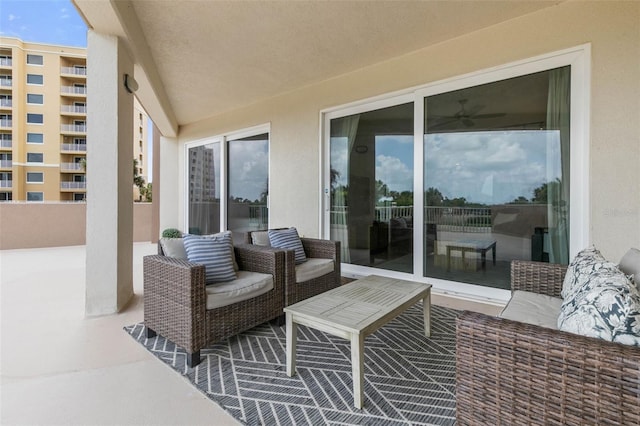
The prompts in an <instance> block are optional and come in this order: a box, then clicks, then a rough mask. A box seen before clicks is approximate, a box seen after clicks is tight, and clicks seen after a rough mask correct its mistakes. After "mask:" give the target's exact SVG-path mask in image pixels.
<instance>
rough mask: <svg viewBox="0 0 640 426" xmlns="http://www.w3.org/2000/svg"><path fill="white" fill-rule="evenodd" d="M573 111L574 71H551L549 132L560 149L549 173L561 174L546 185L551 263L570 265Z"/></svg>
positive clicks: (548, 100)
mask: <svg viewBox="0 0 640 426" xmlns="http://www.w3.org/2000/svg"><path fill="white" fill-rule="evenodd" d="M570 107H571V68H570V67H564V68H558V69H555V70H551V71H549V94H548V98H547V130H556V132H549V133H550V134H551V135H553V136H552V138H553V140H554V142H555V145H558V144H559V147H557V148H558V149H550V150H548V152H555V153H557V154H556V155H553V157H555V158H556V160H555V161H558V154H559V165H558V166H556V167H553V165H551V164H549V161H548V164H547V165H548V169H549V170H552V169H553V170H558V171H559V174H560V177H556V178H554V179H549V180H548V182H547V213H548V223H549V262H551V263H560V264H568V263H569V207H570V206H569V186H570V181H569V159H570V152H569V147H570V144H569V140H570V135H569V124H570Z"/></svg>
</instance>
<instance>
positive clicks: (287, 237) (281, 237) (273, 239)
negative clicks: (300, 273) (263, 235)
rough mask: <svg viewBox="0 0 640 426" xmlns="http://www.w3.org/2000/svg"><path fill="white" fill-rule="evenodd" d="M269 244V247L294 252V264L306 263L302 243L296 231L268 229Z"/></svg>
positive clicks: (293, 229) (292, 229) (294, 229)
mask: <svg viewBox="0 0 640 426" xmlns="http://www.w3.org/2000/svg"><path fill="white" fill-rule="evenodd" d="M269 243H270V244H271V247H277V248H282V249H286V250H295V252H296V264H300V263H304V262H306V261H307V255H306V254H305V253H304V247H303V246H302V241H300V237H299V236H298V230H297V229H296V228H289V229H270V230H269Z"/></svg>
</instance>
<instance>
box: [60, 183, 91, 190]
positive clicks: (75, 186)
mask: <svg viewBox="0 0 640 426" xmlns="http://www.w3.org/2000/svg"><path fill="white" fill-rule="evenodd" d="M60 188H61V189H87V182H60Z"/></svg>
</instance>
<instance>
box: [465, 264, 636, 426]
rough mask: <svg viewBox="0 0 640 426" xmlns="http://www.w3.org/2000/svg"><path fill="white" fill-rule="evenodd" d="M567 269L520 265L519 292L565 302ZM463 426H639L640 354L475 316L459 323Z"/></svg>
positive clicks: (515, 281)
mask: <svg viewBox="0 0 640 426" xmlns="http://www.w3.org/2000/svg"><path fill="white" fill-rule="evenodd" d="M565 271H566V266H560V265H551V264H548V263H538V262H528V261H514V262H513V263H512V265H511V285H512V290H525V291H531V292H537V293H543V294H547V295H550V296H555V297H560V289H561V287H562V281H563V278H564V274H565ZM456 334H457V343H456V361H457V362H456V370H457V372H456V386H457V408H456V410H457V420H458V424H460V425H479V424H485V425H512V424H519V425H525V424H526V425H534V424H535V425H569V424H575V425H586V424H590V425H595V424H609V425H614V424H615V425H626V424H629V425H631V424H633V425H638V424H640V348H639V347H635V346H627V345H622V344H617V343H612V342H607V341H603V340H600V339H595V338H591V337H584V336H579V335H576V334H571V333H567V332H563V331H559V330H553V329H549V328H544V327H539V326H535V325H530V324H524V323H520V322H516V321H510V320H507V319H502V318H497V317H492V316H487V315H483V314H480V313H475V312H464V313H462V314H461V315H460V316H459V317H458V319H457V333H456Z"/></svg>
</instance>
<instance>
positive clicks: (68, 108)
mask: <svg viewBox="0 0 640 426" xmlns="http://www.w3.org/2000/svg"><path fill="white" fill-rule="evenodd" d="M60 111H61V112H71V113H75V114H86V113H87V107H86V106H78V105H61V106H60Z"/></svg>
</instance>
